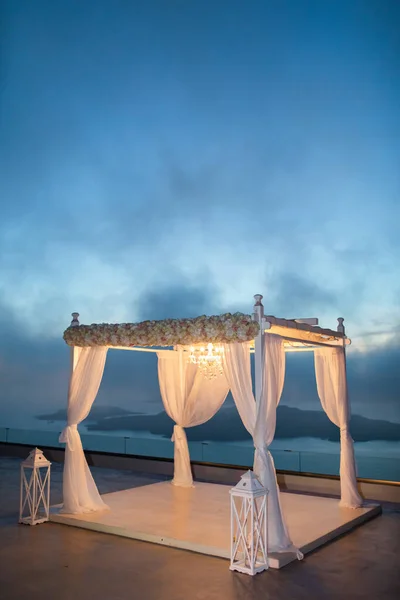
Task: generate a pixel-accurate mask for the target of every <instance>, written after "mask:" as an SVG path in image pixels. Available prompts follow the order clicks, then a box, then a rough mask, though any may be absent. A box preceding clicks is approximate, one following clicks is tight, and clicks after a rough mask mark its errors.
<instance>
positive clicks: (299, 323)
mask: <svg viewBox="0 0 400 600" xmlns="http://www.w3.org/2000/svg"><path fill="white" fill-rule="evenodd" d="M254 298H255V305H254V313H253V315H251V316H250V315H242V314H240V313H236V314H234V315H231V314H227V315H221V316H217V317H198V318H197V319H183V320H172V319H168V320H165V321H145V322H143V323H136V324H122V325H108V324H102V325H90V326H86V325H80V324H79V321H78V317H79V314H78V313H73V321H72V323H71V326H70V327H69V328H68V329H67V330H66V331H65V333H64V339H65V341H66V342H67V343H68V344H69V345H70V346H71V379H70V386H69V394H68V416H67V420H68V422H67V426H66V427H65V429H64V430H63V432H62V434H61V436H60V441H62V442H65V443H66V452H65V466H64V483H63V494H64V504H63V512H65V513H83V512H90V511H97V510H104V509H106V508H107V507H106V505H105V504H104V502H103V500H102V499H101V497H100V494H99V492H98V490H97V487H96V485H95V482H94V480H93V478H92V475H91V473H90V470H89V467H88V465H87V462H86V459H85V455H84V452H83V448H82V443H81V438H80V435H79V432H78V425H79V423H80V422H81V421H83V419H85V418H86V417H87V416H88V414H89V412H90V409H91V407H92V405H93V402H94V400H95V398H96V395H97V392H98V389H99V386H100V383H101V379H102V376H103V371H104V366H105V361H106V356H107V352H108V350H109V349H125V350H126V349H129V350H137V351H147V352H148V351H151V352H156V353H157V356H158V378H159V384H160V391H161V397H162V400H163V404H164V407H165V410H166V412H167V413H168V415H169V416H170V417H171V419H173V421H174V422H175V425H174V431H173V436H172V440H173V442H174V445H175V450H174V477H173V480H172V482H171V483H172V484H174V485H177V486H192V485H193V479H192V473H191V466H190V457H189V449H188V444H187V439H186V433H185V428H186V427H194V426H196V425H200V424H202V423H205V422H206V421H208V420H209V419H211V418H212V417H213V416H214V415H215V413H216V412H217V411H218V410H219V408H220V407H221V406H222V404H223V402H224V401H225V398H226V396H227V394H228V392H229V391H231V393H232V396H233V399H234V401H235V404H236V406H237V409H238V412H239V415H240V417H241V419H242V421H243V424H244V426H245V427H246V429H247V431H248V432H249V433H250V435H251V436H252V438H253V442H254V448H255V452H254V466H253V468H254V472H255V473H256V475H257V476H258V477H259V479H260V481H261V483H262V484H263V486H264V487H266V488H267V489H268V491H269V502H268V521H269V531H268V548H269V552H284V551H288V550H289V551H290V550H292V551H293V550H296V548H294V547H293V544H292V541H291V539H290V535H289V532H288V531H287V528H286V525H285V520H284V516H283V514H282V509H281V503H280V495H279V488H278V484H277V480H276V473H275V466H274V461H273V458H272V455H271V453H270V451H269V446H270V444H271V443H272V440H273V439H274V435H275V425H276V409H277V406H278V404H279V401H280V398H281V394H282V390H283V384H284V377H285V353H286V352H288V351H289V352H290V351H306V350H311V351H313V352H314V355H315V374H316V382H317V389H318V395H319V398H320V400H321V404H322V407H323V409H324V411H325V412H326V414H327V415H328V417H329V419H330V420H331V421H332V422H333V423H334V424H335V425H337V426H338V427H339V428H340V440H341V460H340V480H341V501H340V502H341V505H343V506H347V507H352V508H357V507H360V506H361V505H362V499H361V497H360V495H359V493H358V491H357V481H356V466H355V458H354V449H353V440H352V439H351V437H350V432H349V420H350V407H349V399H348V391H347V380H346V354H345V349H346V345H347V344H349V343H350V340H349V339H348V338H347V337H346V335H345V329H344V326H343V319H342V318H339V319H338V321H339V325H338V328H337V331H333V330H330V329H322V328H320V327H318V320H317V319H302V320H301V319H293V320H286V319H278V318H275V317H272V316H265V315H264V307H263V304H262V296H261V295H256V296H254ZM251 353H254V360H255V385H254V389H255V394H253V384H252V377H251V368H250V355H251ZM299 557H300V555H299Z"/></svg>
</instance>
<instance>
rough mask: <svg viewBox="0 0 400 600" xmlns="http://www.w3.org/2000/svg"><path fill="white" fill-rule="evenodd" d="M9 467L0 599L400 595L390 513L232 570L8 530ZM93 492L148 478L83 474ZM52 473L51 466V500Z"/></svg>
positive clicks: (0, 481)
mask: <svg viewBox="0 0 400 600" xmlns="http://www.w3.org/2000/svg"><path fill="white" fill-rule="evenodd" d="M19 462H20V461H19V460H18V459H14V458H2V459H0V599H1V600H27V599H28V598H30V597H33V598H38V599H40V600H81V599H82V600H92V599H93V600H125V599H129V600H142V599H146V600H217V599H218V600H255V599H256V598H257V599H261V598H262V599H263V600H269V599H271V600H272V599H274V600H281V599H282V600H283V599H285V600H287V599H288V598H291V599H293V600H302V599H306V598H307V600H310V599H312V600H319V599H321V600H322V599H323V600H331V599H332V600H333V599H343V600H345V599H349V600H353V599H354V600H358V599H361V598H362V599H364V600H366V599H369V598H371V599H379V600H391V599H393V600H394V599H395V598H396V599H397V598H399V597H400V576H399V572H400V558H399V557H400V512H399V507H396V506H391V507H390V506H387V507H384V513H383V515H382V516H380V517H378V518H376V519H374V520H373V521H370V522H369V523H367V524H365V525H363V526H362V527H360V528H358V529H356V530H354V531H353V532H351V533H350V534H348V535H345V536H344V537H342V538H340V539H339V540H337V541H335V542H333V543H332V544H330V545H327V546H325V547H323V548H321V549H320V550H318V551H316V552H314V553H313V554H311V555H308V556H307V557H306V559H305V560H303V561H301V562H297V561H296V562H294V563H292V564H291V565H289V566H288V567H286V568H285V569H282V570H280V571H276V570H272V569H270V570H269V571H267V572H264V573H262V574H260V575H257V576H256V577H248V576H246V575H240V574H238V573H232V572H230V571H229V569H228V568H227V563H226V561H225V560H221V559H218V558H212V557H207V556H202V555H198V554H194V553H190V552H185V551H182V550H176V549H171V548H165V547H162V546H157V545H154V544H147V543H144V542H136V541H133V540H129V539H123V538H118V537H115V536H111V535H105V534H101V533H95V532H91V531H84V530H80V529H77V528H72V527H65V526H63V525H57V524H54V523H45V524H43V525H38V526H36V527H29V526H23V525H17V522H16V521H17V511H18V496H19ZM93 474H94V477H95V479H96V482H97V484H98V486H99V489H100V492H101V493H106V492H112V491H117V490H121V489H127V488H130V487H134V486H135V485H143V483H145V482H147V483H148V482H153V481H158V480H159V478H156V477H147V476H144V475H138V474H135V473H132V472H129V471H114V470H111V469H100V468H95V469H93ZM60 500H61V468H60V465H57V464H54V465H53V469H52V503H56V502H59V501H60Z"/></svg>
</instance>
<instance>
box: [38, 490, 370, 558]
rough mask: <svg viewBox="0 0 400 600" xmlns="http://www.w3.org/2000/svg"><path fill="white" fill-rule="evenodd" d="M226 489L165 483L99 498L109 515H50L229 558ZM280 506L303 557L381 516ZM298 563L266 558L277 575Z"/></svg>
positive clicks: (290, 499) (285, 500)
mask: <svg viewBox="0 0 400 600" xmlns="http://www.w3.org/2000/svg"><path fill="white" fill-rule="evenodd" d="M229 489H230V486H226V485H217V484H211V483H197V482H196V485H195V487H194V488H180V487H175V486H173V485H171V483H170V482H169V481H167V482H162V483H154V484H151V485H146V486H142V487H137V488H133V489H129V490H124V491H121V492H115V493H112V494H105V495H103V496H102V497H103V499H104V501H105V502H106V503H107V505H108V506H109V507H110V510H109V511H103V512H97V513H87V514H84V515H64V514H59V512H58V509H57V508H54V509H52V511H51V516H50V520H51V521H54V522H56V523H63V524H65V525H72V526H74V527H82V528H84V529H91V530H94V531H100V532H103V533H111V534H114V535H120V536H123V537H130V538H133V539H136V540H143V541H146V542H153V543H156V544H163V545H165V546H172V547H174V548H182V549H184V550H191V551H194V552H200V553H202V554H209V555H211V556H219V557H222V558H229V556H230V546H229V538H230V498H229ZM281 498H282V506H283V511H284V514H285V517H286V522H287V525H288V528H289V532H290V535H291V537H292V540H293V542H294V544H295V545H296V546H297V547H298V548H300V549H301V551H302V552H303V554H306V553H308V552H311V551H312V550H315V549H316V548H318V547H319V546H322V545H323V544H326V543H327V542H329V541H331V540H333V539H334V538H335V537H338V536H339V535H342V534H343V533H345V532H346V531H349V530H351V529H353V528H354V527H356V526H357V525H359V524H361V523H363V522H364V521H367V520H369V519H371V518H372V517H374V516H376V515H377V514H379V513H380V512H381V508H380V506H379V505H376V504H375V505H370V506H368V507H365V508H360V509H356V510H353V509H349V508H340V507H339V501H338V500H335V499H332V498H319V497H316V496H305V495H300V494H288V493H282V494H281ZM293 560H296V556H295V555H294V554H292V553H284V554H272V555H270V567H272V568H275V569H279V568H281V567H284V566H285V565H287V564H289V563H290V562H292V561H293Z"/></svg>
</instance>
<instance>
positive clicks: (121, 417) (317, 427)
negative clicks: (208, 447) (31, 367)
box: [37, 406, 400, 442]
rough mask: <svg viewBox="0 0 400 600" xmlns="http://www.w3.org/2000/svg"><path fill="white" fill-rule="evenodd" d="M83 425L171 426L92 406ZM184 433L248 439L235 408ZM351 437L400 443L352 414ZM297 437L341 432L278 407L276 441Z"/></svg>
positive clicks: (53, 417) (61, 416)
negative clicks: (277, 439)
mask: <svg viewBox="0 0 400 600" xmlns="http://www.w3.org/2000/svg"><path fill="white" fill-rule="evenodd" d="M37 418H38V419H42V420H47V421H60V420H62V421H65V412H64V411H63V410H60V411H57V412H55V413H53V414H50V415H41V416H39V417H37ZM85 425H86V427H87V429H88V430H89V431H122V430H125V431H126V430H130V431H148V432H150V433H152V434H156V435H161V436H164V437H170V436H171V433H172V428H173V425H174V423H173V421H172V420H171V419H170V418H169V417H168V415H167V414H166V413H165V412H160V413H158V414H156V415H145V414H141V413H133V412H129V411H127V410H124V409H122V408H118V407H115V408H114V407H105V406H98V407H96V406H93V409H92V411H91V413H90V415H89V417H88V418H87V419H86V421H85ZM186 432H187V436H188V439H189V440H191V441H222V442H228V441H229V442H232V441H239V440H247V439H251V438H250V436H249V434H248V433H247V431H246V429H245V428H244V426H243V424H242V421H241V419H240V417H239V414H238V412H237V410H236V407H234V406H225V407H222V408H221V409H220V411H219V412H218V413H217V414H216V415H215V416H214V417H213V418H212V419H211V420H210V421H208V422H207V423H204V425H199V426H198V427H189V428H187V430H186ZM351 435H352V437H353V439H354V440H355V441H356V442H366V441H371V440H383V441H400V424H399V423H391V422H390V421H383V420H375V419H367V418H366V417H361V416H360V415H353V417H352V420H351ZM299 437H313V438H319V439H322V440H329V441H338V440H339V438H340V432H339V428H338V427H336V426H335V425H334V424H333V423H331V421H330V420H329V419H328V417H327V416H326V414H325V413H324V412H322V411H321V412H320V411H313V410H301V409H299V408H291V407H289V406H279V407H278V411H277V420H276V434H275V438H299Z"/></svg>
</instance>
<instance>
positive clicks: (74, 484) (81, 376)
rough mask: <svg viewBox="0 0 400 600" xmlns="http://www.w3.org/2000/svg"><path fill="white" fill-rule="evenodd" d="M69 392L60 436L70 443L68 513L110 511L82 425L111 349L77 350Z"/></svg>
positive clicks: (65, 507) (66, 465)
mask: <svg viewBox="0 0 400 600" xmlns="http://www.w3.org/2000/svg"><path fill="white" fill-rule="evenodd" d="M73 352H75V358H76V356H78V359H77V362H76V365H75V368H74V369H73V371H72V373H71V380H70V385H69V393H68V412H67V426H66V427H65V429H64V430H63V431H62V433H61V435H60V442H64V443H65V444H66V448H65V463H64V476H63V497H64V503H63V509H62V512H64V513H75V514H76V513H85V512H91V511H96V510H103V509H105V508H107V505H106V504H104V502H103V500H102V499H101V497H100V494H99V492H98V489H97V487H96V484H95V482H94V480H93V477H92V474H91V472H90V470H89V467H88V464H87V462H86V458H85V454H84V452H83V448H82V442H81V437H80V435H79V432H78V424H79V423H80V422H81V421H83V419H85V418H86V417H87V416H88V414H89V412H90V409H91V407H92V405H93V402H94V400H95V398H96V396H97V392H98V390H99V387H100V382H101V379H102V377H103V372H104V365H105V361H106V356H107V348H105V347H100V346H99V347H93V348H77V347H75V348H74V350H73Z"/></svg>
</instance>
